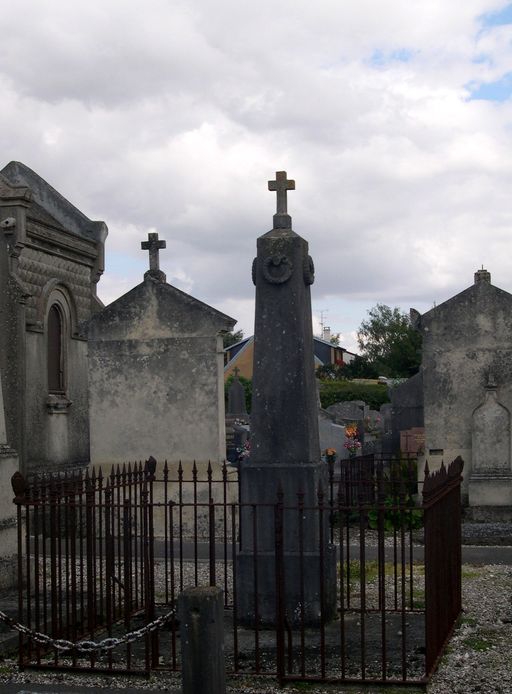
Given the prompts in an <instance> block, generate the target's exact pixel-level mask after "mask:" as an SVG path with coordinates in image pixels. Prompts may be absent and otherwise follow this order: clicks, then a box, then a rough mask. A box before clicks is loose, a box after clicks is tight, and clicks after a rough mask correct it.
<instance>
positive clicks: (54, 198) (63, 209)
mask: <svg viewBox="0 0 512 694" xmlns="http://www.w3.org/2000/svg"><path fill="white" fill-rule="evenodd" d="M0 174H1V175H2V177H3V179H5V181H6V182H8V183H9V184H10V185H11V186H13V187H14V188H15V189H16V188H18V189H19V191H20V192H23V191H26V192H25V193H24V194H25V197H26V199H28V200H31V201H32V203H31V210H32V211H33V213H34V214H35V215H39V216H40V217H42V216H44V217H45V219H42V220H41V221H46V222H47V223H52V224H55V222H57V223H58V224H59V225H60V226H61V227H62V228H64V229H66V230H67V231H69V232H71V233H74V234H76V235H77V236H81V237H82V238H85V239H88V240H89V241H96V242H98V243H100V244H103V243H104V241H105V238H106V237H107V234H108V229H107V225H106V224H105V222H101V221H92V220H90V219H89V218H88V217H86V216H85V215H84V214H83V212H80V210H79V209H77V208H76V207H75V206H74V205H72V204H71V203H70V202H69V200H66V198H65V197H64V196H63V195H61V194H60V193H59V192H58V191H56V190H55V188H53V187H52V186H51V185H50V184H49V183H47V182H46V181H45V180H44V179H43V178H41V176H39V174H37V173H36V172H35V171H32V169H30V168H29V167H28V166H26V165H25V164H23V163H21V162H19V161H11V162H9V164H7V166H4V168H3V169H2V170H1V172H0Z"/></svg>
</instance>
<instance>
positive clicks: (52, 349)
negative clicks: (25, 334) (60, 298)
mask: <svg viewBox="0 0 512 694" xmlns="http://www.w3.org/2000/svg"><path fill="white" fill-rule="evenodd" d="M62 322H63V321H62V313H61V311H60V308H59V306H58V305H57V304H53V305H52V306H51V307H50V311H49V312H48V391H49V392H50V393H63V392H64V355H63V349H62V333H63V330H62Z"/></svg>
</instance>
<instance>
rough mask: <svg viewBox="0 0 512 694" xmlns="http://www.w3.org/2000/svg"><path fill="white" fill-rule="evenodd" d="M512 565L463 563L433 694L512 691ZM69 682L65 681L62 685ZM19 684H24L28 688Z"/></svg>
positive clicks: (0, 668) (258, 692)
mask: <svg viewBox="0 0 512 694" xmlns="http://www.w3.org/2000/svg"><path fill="white" fill-rule="evenodd" d="M511 588H512V567H511V566H503V565H486V566H473V565H468V564H466V565H464V566H463V605H464V613H463V615H462V619H461V622H460V625H459V627H458V628H457V629H456V631H455V634H454V636H453V638H452V640H451V641H450V644H449V646H448V649H447V651H446V653H445V655H444V656H443V658H442V661H441V663H440V666H439V669H438V671H437V672H436V674H435V675H434V677H433V679H432V682H431V683H430V685H429V686H428V689H427V691H428V693H429V694H448V693H449V694H463V693H464V694H467V693H472V692H479V693H481V694H512V662H511V657H510V650H511V644H512V600H511V599H512V590H511ZM0 683H11V686H12V687H13V689H12V692H19V691H21V690H22V689H29V691H38V690H37V685H40V684H46V685H54V686H55V691H56V692H57V691H60V692H64V691H66V689H67V687H68V686H70V687H73V686H74V687H78V688H79V691H80V690H84V691H85V689H86V688H87V687H103V688H106V689H110V690H112V689H115V688H120V689H122V688H130V687H132V688H134V690H136V691H139V690H140V691H142V690H153V691H168V692H173V693H174V692H178V691H179V684H180V682H179V677H178V676H175V675H167V674H166V675H160V674H158V675H153V676H152V677H151V678H150V679H149V680H145V679H141V678H127V677H115V678H110V677H105V676H103V675H87V674H84V675H70V674H68V673H66V674H62V673H42V672H37V671H28V672H23V673H20V672H18V670H17V667H16V664H15V662H14V661H13V660H11V659H8V658H5V659H3V661H1V662H0ZM64 683H65V686H64ZM20 685H25V687H23V686H21V687H20ZM9 691H11V690H9ZM227 691H228V693H229V694H234V693H235V692H241V691H243V692H245V693H247V694H273V693H276V694H277V692H280V691H282V690H280V689H279V688H278V687H277V686H276V685H275V684H274V683H273V682H272V681H271V680H268V679H259V680H258V679H256V678H254V677H251V676H246V677H243V678H237V679H234V680H231V681H230V682H229V683H228V689H227ZM285 691H289V692H304V691H307V692H310V693H311V694H321V693H327V692H334V691H347V692H352V694H362V693H363V692H364V693H365V694H373V693H376V692H383V691H385V692H388V693H389V692H393V693H395V692H398V691H401V692H403V691H409V692H411V693H413V692H419V691H422V690H421V689H415V688H411V689H407V690H404V689H403V688H401V689H398V688H394V687H389V688H386V689H384V690H383V689H379V688H377V687H372V686H370V687H367V688H364V689H363V688H360V687H342V686H341V685H337V686H334V685H333V686H327V685H319V686H312V685H305V684H299V685H296V686H289V687H287V688H286V690H285Z"/></svg>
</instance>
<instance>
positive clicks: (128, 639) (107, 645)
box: [0, 610, 176, 653]
mask: <svg viewBox="0 0 512 694" xmlns="http://www.w3.org/2000/svg"><path fill="white" fill-rule="evenodd" d="M175 614H176V611H175V610H171V611H170V612H168V613H167V614H164V615H162V616H160V617H157V618H156V619H155V620H154V621H153V622H150V623H149V624H146V625H145V626H143V627H141V628H140V629H136V630H135V631H130V632H128V633H127V634H125V635H124V636H121V637H120V638H114V637H112V636H110V637H108V638H106V639H103V641H99V642H98V643H96V642H94V641H85V640H84V641H78V642H77V643H73V642H72V641H67V640H66V639H52V637H51V636H48V635H47V634H41V632H39V631H34V629H30V628H29V627H27V626H25V625H24V624H20V623H19V622H17V621H16V620H14V619H12V617H9V615H7V614H5V612H2V611H1V610H0V621H2V622H5V623H6V624H7V625H8V626H10V627H11V629H15V630H16V631H19V632H20V634H25V635H26V636H28V637H29V638H31V639H32V640H33V641H36V642H37V643H41V644H43V645H44V646H50V647H51V648H56V649H57V650H58V651H78V652H79V653H94V652H96V651H111V650H112V649H114V648H117V646H120V645H121V644H123V643H133V642H134V641H136V640H137V639H140V638H142V637H143V636H145V635H146V634H150V633H151V632H152V631H155V629H159V628H160V627H162V626H163V625H164V624H166V623H167V622H168V621H169V620H170V619H171V618H172V617H174V615H175Z"/></svg>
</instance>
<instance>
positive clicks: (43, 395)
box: [0, 162, 107, 473]
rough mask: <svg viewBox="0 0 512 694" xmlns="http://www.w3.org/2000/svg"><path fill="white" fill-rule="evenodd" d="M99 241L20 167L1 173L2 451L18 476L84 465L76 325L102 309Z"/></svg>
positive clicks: (79, 330) (99, 232)
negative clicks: (10, 454)
mask: <svg viewBox="0 0 512 694" xmlns="http://www.w3.org/2000/svg"><path fill="white" fill-rule="evenodd" d="M106 236H107V227H106V225H105V224H104V222H94V221H91V220H90V219H88V218H87V217H86V216H85V215H84V214H82V213H81V212H80V211H79V210H77V209H76V207H74V206H73V205H72V204H71V203H70V202H68V201H67V200H66V199H65V198H63V197H62V195H60V193H58V192H57V191H56V190H55V189H54V188H52V187H51V186H50V185H49V184H48V183H46V181H44V180H43V179H42V178H41V177H40V176H38V175H37V174H36V173H34V171H32V170H31V169H29V168H28V167H27V166H25V165H24V164H21V163H19V162H11V163H10V164H8V165H7V166H6V167H5V168H4V169H2V171H1V172H0V377H1V385H2V389H3V401H4V409H5V438H6V441H5V442H1V441H0V443H5V444H6V445H8V446H9V447H10V449H12V450H14V451H15V452H16V453H17V454H18V456H19V465H20V468H21V470H22V472H25V473H26V472H33V471H42V470H44V471H47V470H51V469H56V468H59V467H62V466H66V467H69V466H74V465H85V464H87V462H88V461H89V401H88V389H87V342H86V335H85V332H84V325H85V323H86V322H87V321H88V320H89V319H90V318H91V316H92V315H93V314H94V313H95V312H96V311H98V310H99V309H100V308H101V307H102V304H101V302H100V301H99V300H98V298H97V296H96V285H97V282H98V280H99V278H100V276H101V274H102V272H103V255H104V253H103V252H104V243H105V238H106Z"/></svg>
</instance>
